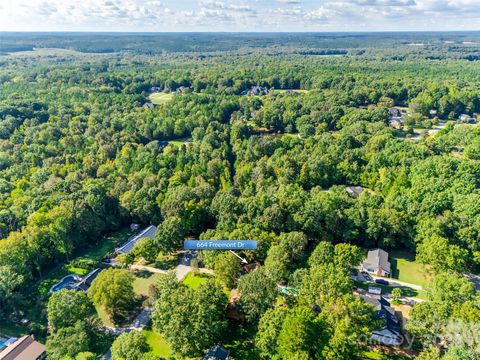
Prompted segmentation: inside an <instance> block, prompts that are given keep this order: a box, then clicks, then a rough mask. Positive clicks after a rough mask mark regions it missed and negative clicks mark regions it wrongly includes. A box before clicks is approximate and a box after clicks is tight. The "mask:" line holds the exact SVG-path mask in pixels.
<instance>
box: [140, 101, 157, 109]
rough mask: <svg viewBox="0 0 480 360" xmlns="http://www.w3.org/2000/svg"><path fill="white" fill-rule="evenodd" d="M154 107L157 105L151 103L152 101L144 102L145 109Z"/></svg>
mask: <svg viewBox="0 0 480 360" xmlns="http://www.w3.org/2000/svg"><path fill="white" fill-rule="evenodd" d="M154 107H155V105H153V103H151V102H147V103H145V104H143V108H144V109H153V108H154Z"/></svg>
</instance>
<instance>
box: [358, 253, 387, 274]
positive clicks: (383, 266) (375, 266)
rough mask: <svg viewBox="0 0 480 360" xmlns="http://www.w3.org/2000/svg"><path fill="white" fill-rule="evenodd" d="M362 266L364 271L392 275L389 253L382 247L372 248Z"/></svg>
mask: <svg viewBox="0 0 480 360" xmlns="http://www.w3.org/2000/svg"><path fill="white" fill-rule="evenodd" d="M361 267H362V270H363V271H365V272H367V273H369V274H372V275H375V276H383V277H390V275H391V267H390V262H389V261H388V253H387V252H386V251H385V250H382V249H375V250H370V251H369V252H368V255H367V258H366V259H365V260H364V261H363V262H362V264H361Z"/></svg>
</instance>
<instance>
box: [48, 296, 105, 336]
mask: <svg viewBox="0 0 480 360" xmlns="http://www.w3.org/2000/svg"><path fill="white" fill-rule="evenodd" d="M47 313H48V326H49V328H50V330H51V331H52V332H56V331H58V330H59V329H61V328H65V327H72V326H74V325H75V324H76V323H77V322H78V321H84V322H86V323H93V322H94V321H95V319H96V314H97V312H96V310H95V307H94V306H93V303H92V301H91V300H90V298H89V297H88V295H87V294H86V293H84V292H83V291H76V290H61V291H57V292H55V293H54V294H53V295H52V296H51V297H50V299H49V300H48V305H47Z"/></svg>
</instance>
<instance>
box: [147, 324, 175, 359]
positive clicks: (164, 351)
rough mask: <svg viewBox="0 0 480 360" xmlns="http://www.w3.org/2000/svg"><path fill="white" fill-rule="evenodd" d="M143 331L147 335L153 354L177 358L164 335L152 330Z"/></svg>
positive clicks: (166, 357)
mask: <svg viewBox="0 0 480 360" xmlns="http://www.w3.org/2000/svg"><path fill="white" fill-rule="evenodd" d="M143 333H144V334H145V336H146V337H147V343H148V345H149V346H150V350H151V353H152V354H154V355H156V356H159V357H162V358H165V359H175V357H174V354H173V351H172V348H171V347H170V344H169V343H168V342H167V340H165V339H164V338H163V336H162V335H160V334H157V333H155V332H153V331H150V330H143Z"/></svg>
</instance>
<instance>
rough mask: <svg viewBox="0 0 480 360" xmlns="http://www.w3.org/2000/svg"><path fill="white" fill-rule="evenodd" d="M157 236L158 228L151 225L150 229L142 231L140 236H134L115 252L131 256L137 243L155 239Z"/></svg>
mask: <svg viewBox="0 0 480 360" xmlns="http://www.w3.org/2000/svg"><path fill="white" fill-rule="evenodd" d="M156 234H157V227H156V226H154V225H150V226H149V227H147V228H146V229H144V230H143V231H141V232H140V234H137V235H134V236H132V237H131V238H130V239H128V241H127V242H126V243H125V244H123V245H122V246H120V247H118V248H117V249H115V251H116V253H117V254H129V253H130V252H131V251H132V250H133V248H134V247H135V245H136V243H137V242H139V241H140V240H141V239H145V238H151V239H154V238H155V235H156Z"/></svg>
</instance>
